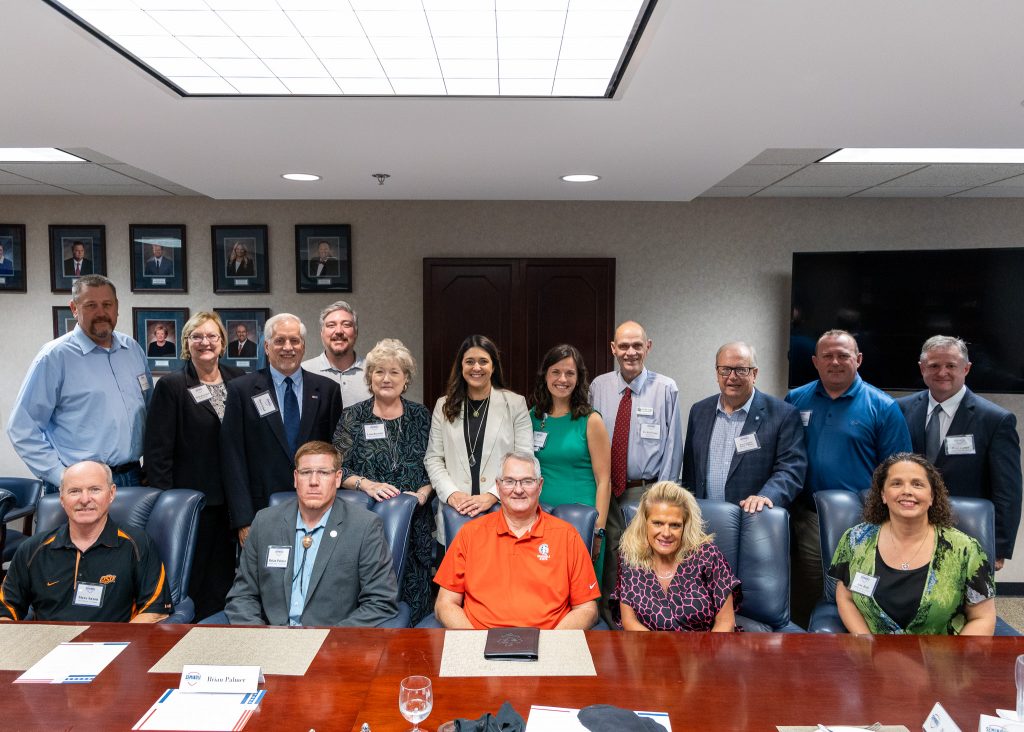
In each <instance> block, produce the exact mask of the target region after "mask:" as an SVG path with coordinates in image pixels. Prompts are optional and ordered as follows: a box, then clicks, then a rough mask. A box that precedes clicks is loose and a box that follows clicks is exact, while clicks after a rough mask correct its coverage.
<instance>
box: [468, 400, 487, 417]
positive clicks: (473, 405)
mask: <svg viewBox="0 0 1024 732" xmlns="http://www.w3.org/2000/svg"><path fill="white" fill-rule="evenodd" d="M490 398H491V397H490V395H488V396H486V397H484V398H483V399H481V400H480V403H479V404H476V403H474V402H473V400H472V399H470V398H469V397H466V402H467V403H468V404H469V405H470V407H471V408H472V409H473V416H474V417H479V416H480V410H481V408H483V406H484V405H485V404H486V403H487V400H488V399H490Z"/></svg>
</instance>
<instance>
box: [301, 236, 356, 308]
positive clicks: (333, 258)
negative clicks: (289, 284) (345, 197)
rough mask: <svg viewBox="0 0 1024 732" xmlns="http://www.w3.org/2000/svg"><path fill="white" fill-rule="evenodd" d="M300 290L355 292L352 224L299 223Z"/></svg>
mask: <svg viewBox="0 0 1024 732" xmlns="http://www.w3.org/2000/svg"><path fill="white" fill-rule="evenodd" d="M295 290H296V292H352V227H351V226H349V225H348V224H298V225H297V226H296V227H295Z"/></svg>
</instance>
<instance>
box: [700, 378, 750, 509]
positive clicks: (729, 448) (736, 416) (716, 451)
mask: <svg viewBox="0 0 1024 732" xmlns="http://www.w3.org/2000/svg"><path fill="white" fill-rule="evenodd" d="M753 401H754V392H753V391H751V392H750V398H749V399H747V402H746V404H744V405H743V406H742V407H740V408H739V409H734V410H733V412H732V414H726V413H725V410H723V409H722V398H721V397H719V398H718V409H716V410H715V425H714V427H712V428H711V442H710V443H709V444H708V465H707V475H708V498H713V499H715V500H717V501H724V500H725V484H726V482H727V481H728V480H729V468H730V467H732V456H733V455H734V454H735V453H736V438H737V437H739V436H740V433H741V432H742V431H743V424H744V423H745V422H746V421H747V414H748V413H749V412H750V405H751V403H752V402H753Z"/></svg>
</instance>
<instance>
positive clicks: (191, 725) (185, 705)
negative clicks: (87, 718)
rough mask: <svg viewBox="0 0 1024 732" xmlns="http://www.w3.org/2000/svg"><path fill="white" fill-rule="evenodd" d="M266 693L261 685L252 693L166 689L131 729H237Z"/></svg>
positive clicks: (210, 731)
mask: <svg viewBox="0 0 1024 732" xmlns="http://www.w3.org/2000/svg"><path fill="white" fill-rule="evenodd" d="M266 693H267V692H266V690H265V689H264V690H262V691H257V692H255V693H253V694H183V693H182V692H181V691H179V690H178V689H168V690H167V691H166V692H165V693H164V695H163V696H161V697H160V698H159V699H157V700H156V702H155V703H154V704H153V706H151V707H150V708H149V711H147V712H146V713H145V714H143V715H142V719H140V720H139V721H138V722H136V723H135V726H134V727H132V729H159V730H200V731H202V732H220V730H226V731H227V732H230V730H240V729H242V728H243V727H245V723H246V722H248V721H249V717H251V716H252V713H253V712H255V711H256V709H257V708H258V707H259V705H260V702H261V701H263V696H264V694H266Z"/></svg>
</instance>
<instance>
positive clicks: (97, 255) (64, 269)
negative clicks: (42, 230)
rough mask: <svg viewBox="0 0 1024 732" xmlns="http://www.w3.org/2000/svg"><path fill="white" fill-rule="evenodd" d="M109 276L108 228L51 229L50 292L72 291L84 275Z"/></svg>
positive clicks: (64, 227)
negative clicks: (74, 283) (73, 284)
mask: <svg viewBox="0 0 1024 732" xmlns="http://www.w3.org/2000/svg"><path fill="white" fill-rule="evenodd" d="M106 273H107V227H106V226H51V227H50V290H51V292H71V283H72V282H74V281H75V280H77V279H78V278H79V277H81V276H82V275H89V274H101V275H105V274H106Z"/></svg>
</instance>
